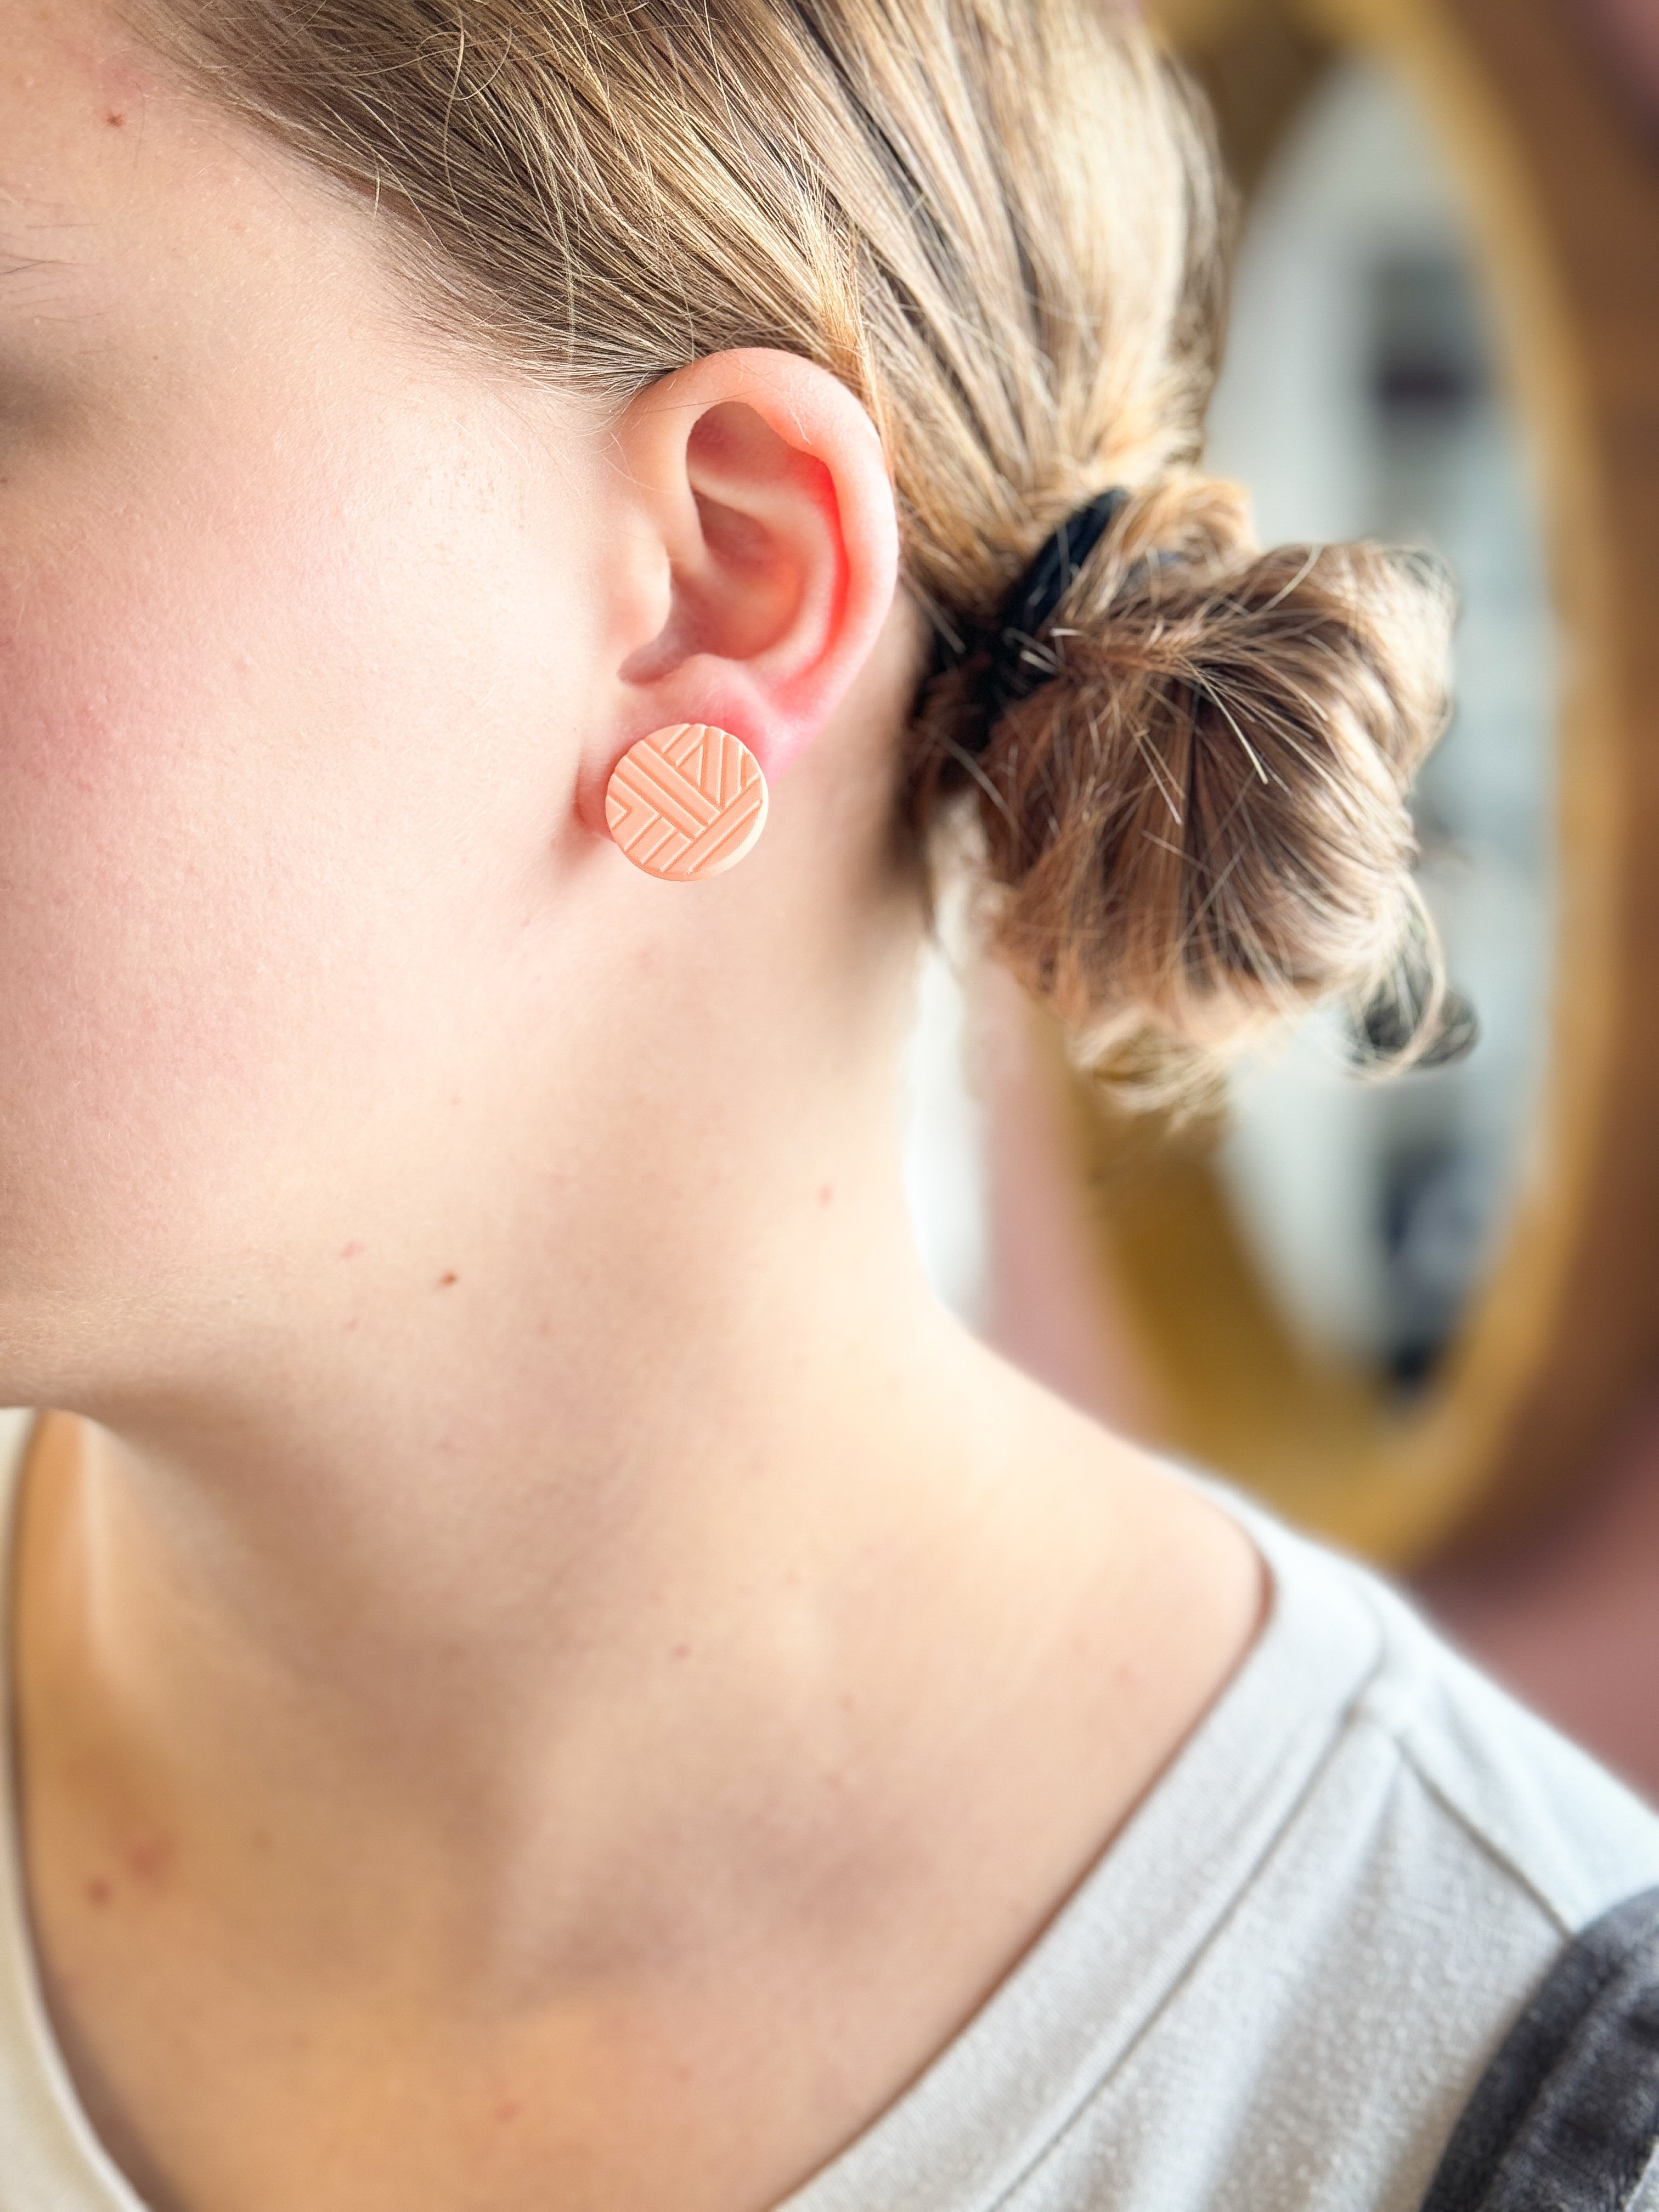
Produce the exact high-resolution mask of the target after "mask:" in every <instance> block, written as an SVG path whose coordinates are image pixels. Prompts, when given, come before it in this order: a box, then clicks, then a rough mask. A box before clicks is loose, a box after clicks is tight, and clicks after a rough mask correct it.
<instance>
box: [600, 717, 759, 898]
mask: <svg viewBox="0 0 1659 2212" xmlns="http://www.w3.org/2000/svg"><path fill="white" fill-rule="evenodd" d="M768 805H769V793H768V791H767V788H766V778H765V776H764V775H762V773H761V764H760V763H759V762H758V761H757V759H756V758H755V756H754V755H753V753H751V752H750V750H749V748H748V746H747V745H745V744H744V743H743V741H742V740H741V738H734V737H733V736H732V732H730V731H729V730H717V729H714V728H713V727H712V726H710V725H709V724H708V723H707V722H676V723H675V724H674V725H673V726H671V728H668V729H665V730H653V732H652V733H651V735H650V736H649V737H648V738H641V739H640V741H639V743H638V744H636V745H630V746H629V750H627V751H626V752H625V753H624V754H623V757H622V759H621V761H620V763H618V765H617V772H616V774H615V775H613V776H612V777H611V787H610V789H609V790H608V791H607V792H606V793H605V819H606V820H607V821H608V822H609V823H610V825H611V836H613V837H614V838H615V839H616V841H617V844H618V845H620V846H621V848H622V849H623V852H624V853H626V854H627V855H628V857H629V860H632V862H633V863H634V866H635V867H636V868H643V869H644V871H645V872H646V873H647V875H648V876H657V877H659V878H661V879H662V880H663V881H664V882H665V883H676V884H685V883H696V882H697V881H699V880H700V879H701V878H703V877H705V876H718V875H723V874H724V873H725V872H726V869H727V868H734V867H736V866H737V864H738V861H739V860H742V859H743V858H744V854H747V853H750V852H751V851H752V850H753V849H754V847H755V843H756V841H757V839H758V837H759V836H760V833H761V831H762V830H763V829H764V828H765V827H766V813H767V807H768Z"/></svg>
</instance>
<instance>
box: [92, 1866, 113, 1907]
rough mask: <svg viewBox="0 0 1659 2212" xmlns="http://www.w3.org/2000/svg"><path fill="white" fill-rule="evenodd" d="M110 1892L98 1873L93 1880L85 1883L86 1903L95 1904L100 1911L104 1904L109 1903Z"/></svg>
mask: <svg viewBox="0 0 1659 2212" xmlns="http://www.w3.org/2000/svg"><path fill="white" fill-rule="evenodd" d="M111 1894H112V1893H111V1890H110V1886H109V1884H108V1883H107V1882H106V1881H105V1880H104V1878H103V1876H102V1875H99V1876H98V1877H97V1879H96V1880H95V1881H89V1882H88V1884H87V1888H86V1898H87V1903H88V1905H96V1906H97V1907H98V1909H99V1911H102V1910H103V1908H104V1907H105V1905H107V1904H108V1903H109V1901H110V1897H111Z"/></svg>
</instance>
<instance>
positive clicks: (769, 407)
mask: <svg viewBox="0 0 1659 2212" xmlns="http://www.w3.org/2000/svg"><path fill="white" fill-rule="evenodd" d="M615 435H616V441H617V464H618V466H619V469H620V471H621V472H622V477H623V483H625V484H626V485H627V486H628V487H629V500H630V503H632V504H634V505H635V509H636V514H635V523H636V527H635V529H633V530H631V531H630V532H629V555H628V558H629V562H630V564H631V565H633V566H634V568H635V574H634V577H633V580H632V581H633V584H634V586H635V589H634V590H633V591H632V592H630V593H629V600H630V604H631V605H632V606H633V607H634V608H635V610H637V612H636V615H635V629H636V641H635V642H634V643H632V644H631V646H630V647H629V650H628V652H627V653H626V654H625V656H624V657H623V659H622V661H621V663H620V665H619V666H618V668H617V685H618V695H617V719H616V727H615V729H614V730H613V732H611V739H612V742H611V753H612V755H613V757H612V758H611V759H608V760H607V761H605V763H594V766H596V767H598V768H599V770H600V774H601V777H602V779H606V778H608V776H609V774H610V771H611V769H612V768H613V767H614V766H615V763H616V759H617V758H619V757H620V756H621V755H622V753H623V752H625V751H626V750H627V749H628V747H629V745H630V744H633V743H634V742H635V740H636V739H637V738H641V737H643V736H645V735H647V733H648V732H651V731H653V730H654V729H658V728H660V727H662V726H665V725H666V724H670V723H676V722H710V723H714V725H716V726H718V727H720V728H721V729H726V730H730V731H731V732H732V734H733V736H735V737H738V738H741V739H742V740H743V742H744V744H746V745H747V746H748V747H749V749H750V751H751V752H752V753H753V754H754V755H755V757H756V758H757V760H758V761H759V762H760V763H761V766H762V768H763V769H764V770H765V772H766V774H767V775H768V776H769V777H772V776H775V775H776V774H777V773H778V771H779V770H780V769H782V768H783V767H785V766H786V765H787V763H788V762H789V761H790V760H791V759H792V758H793V756H794V755H795V754H796V753H797V752H799V750H800V748H801V747H802V746H803V745H804V744H806V743H807V741H808V740H809V739H810V738H812V737H813V736H814V735H815V734H816V733H817V731H818V730H820V729H821V728H822V727H823V724H824V723H825V722H826V721H827V720H829V716H830V715H831V714H833V713H834V711H835V709H836V707H837V705H838V704H839V703H840V702H841V700H842V696H843V695H844V694H845V692H846V691H847V689H848V685H849V684H851V683H852V681H853V679H854V677H855V676H856V675H857V674H858V672H859V670H860V668H861V667H862V666H863V665H864V662H865V660H866V658H867V657H868V655H869V653H870V651H871V648H872V647H873V645H874V644H875V641H876V639H877V637H878V635H879V633H880V631H881V628H882V624H883V623H884V620H885V618H886V616H887V613H888V611H889V609H890V606H891V605H892V602H893V595H894V592H895V590H896V586H897V580H898V524H897V515H896V507H895V504H894V499H893V488H892V483H891V481H890V477H889V476H888V473H887V464H886V459H885V456H884V453H883V452H882V448H881V441H880V440H879V438H878V436H877V435H876V430H875V426H874V425H873V423H872V422H871V420H870V417H869V416H868V415H867V414H866V412H865V410H864V409H863V408H862V406H860V404H859V402H858V400H857V399H855V398H854V396H853V394H852V393H851V392H849V391H848V389H847V387H846V386H845V385H843V384H842V383H840V382H839V381H838V380H836V378H835V377H834V376H832V375H831V374H829V371H828V370H827V369H823V368H818V367H817V364H816V363H814V362H809V361H805V360H802V359H801V358H799V356H796V355H794V354H787V353H781V352H772V351H764V350H761V349H748V350H744V351H733V352H728V353H720V354H713V355H710V356H708V357H707V358H705V359H704V360H702V361H699V362H695V363H694V364H693V365H692V366H691V367H690V368H684V369H681V370H678V371H677V372H676V374H673V375H671V376H668V377H665V378H664V379H663V380H661V381H660V382H659V383H657V384H653V385H652V386H649V387H648V388H647V390H646V391H644V392H641V393H639V394H638V396H637V397H636V398H635V399H634V400H633V401H631V402H630V403H629V406H628V407H627V408H626V409H625V410H623V414H622V416H621V417H620V418H619V420H618V422H617V426H616V433H615ZM639 631H645V632H648V635H637V632H639Z"/></svg>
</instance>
